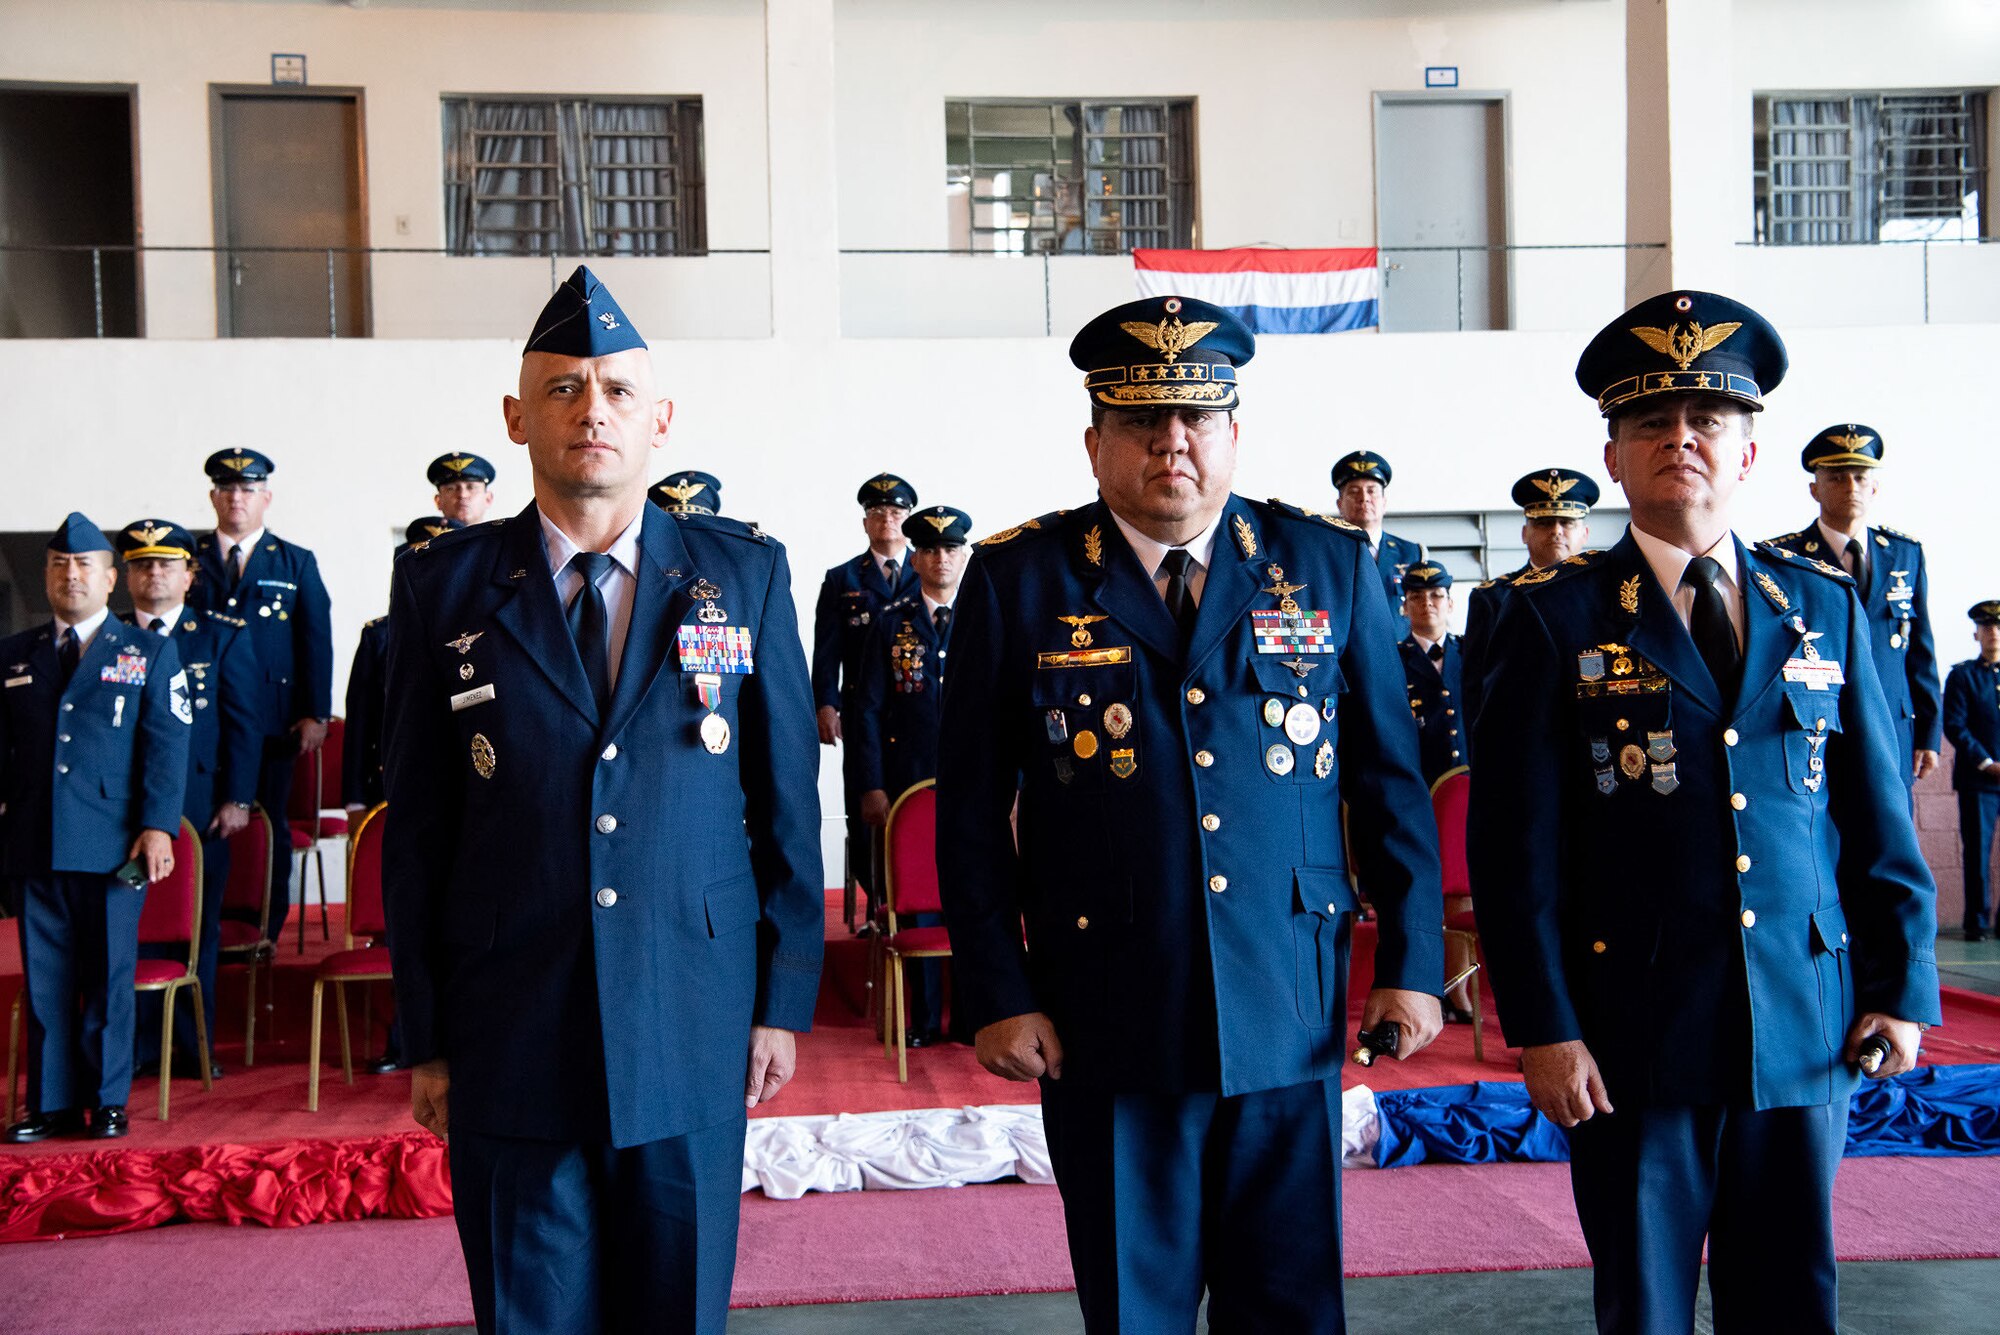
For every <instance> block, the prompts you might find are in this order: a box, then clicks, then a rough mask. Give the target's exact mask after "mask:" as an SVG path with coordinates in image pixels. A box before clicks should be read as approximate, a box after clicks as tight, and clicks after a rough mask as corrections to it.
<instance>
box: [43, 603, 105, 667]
mask: <svg viewBox="0 0 2000 1335" xmlns="http://www.w3.org/2000/svg"><path fill="white" fill-rule="evenodd" d="M110 615H111V609H110V608H108V607H100V608H98V609H97V612H96V614H95V615H94V616H87V617H85V618H84V619H83V620H81V621H79V622H77V623H76V624H75V626H74V629H75V631H76V640H77V644H78V645H79V646H80V647H81V649H82V653H79V654H78V655H77V657H78V658H79V659H81V658H82V656H83V654H84V653H89V652H90V644H91V641H93V640H95V639H96V638H97V632H98V631H100V630H102V629H103V628H104V619H105V618H106V617H108V616H110ZM55 623H56V648H57V649H58V650H60V649H61V648H62V637H63V632H64V631H66V630H70V629H72V626H71V624H70V623H69V622H67V621H64V620H63V619H62V618H61V617H57V618H55Z"/></svg>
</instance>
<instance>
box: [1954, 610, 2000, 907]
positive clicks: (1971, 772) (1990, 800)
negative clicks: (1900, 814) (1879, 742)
mask: <svg viewBox="0 0 2000 1335" xmlns="http://www.w3.org/2000/svg"><path fill="white" fill-rule="evenodd" d="M1966 615H1967V616H1969V617H1971V618H1972V626H1973V637H1974V638H1975V639H1977V640H1978V642H1979V657H1977V658H1968V659H1966V660H1965V661H1964V662H1963V663H1960V664H1958V665H1957V666H1956V667H1954V668H1952V670H1951V675H1950V676H1949V677H1947V678H1946V679H1945V683H1944V735H1945V736H1946V737H1948V738H1950V739H1951V786H1952V788H1953V789H1955V790H1956V791H1957V793H1958V842H1959V848H1960V850H1961V853H1962V857H1963V862H1962V865H1963V867H1964V868H1965V917H1964V923H1963V926H1964V929H1965V939H1966V940H1968V941H1984V940H1985V939H1986V933H1987V932H1988V931H1989V930H1991V927H1992V922H1991V918H1990V916H1989V915H1990V914H1991V911H1992V902H1993V901H1992V896H1991V895H1989V894H1988V893H1987V886H1986V881H1987V867H1988V866H1989V865H1990V864H1991V862H1992V860H1993V822H1994V821H1995V820H2000V600H1995V599H1991V598H1989V599H1987V600H1986V601H1985V602H1983V603H1974V604H1973V605H1972V608H1971V610H1970V611H1968V612H1967V613H1966Z"/></svg>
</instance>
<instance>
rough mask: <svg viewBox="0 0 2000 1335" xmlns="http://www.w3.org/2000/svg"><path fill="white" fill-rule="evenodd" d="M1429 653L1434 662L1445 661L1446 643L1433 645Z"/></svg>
mask: <svg viewBox="0 0 2000 1335" xmlns="http://www.w3.org/2000/svg"><path fill="white" fill-rule="evenodd" d="M1429 655H1430V660H1431V662H1433V663H1442V662H1444V645H1443V644H1442V643H1438V644H1434V645H1432V646H1431V647H1430V650H1429Z"/></svg>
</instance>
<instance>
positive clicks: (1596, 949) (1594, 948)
mask: <svg viewBox="0 0 2000 1335" xmlns="http://www.w3.org/2000/svg"><path fill="white" fill-rule="evenodd" d="M1590 949H1591V952H1592V953H1593V954H1598V955H1602V954H1603V953H1604V951H1605V945H1604V943H1603V942H1602V941H1592V942H1591V943H1590Z"/></svg>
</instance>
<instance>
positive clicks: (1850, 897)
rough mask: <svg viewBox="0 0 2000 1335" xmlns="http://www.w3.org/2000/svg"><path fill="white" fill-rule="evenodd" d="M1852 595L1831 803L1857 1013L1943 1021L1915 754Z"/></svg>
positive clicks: (1833, 745) (1933, 890) (1831, 759)
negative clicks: (1902, 740)
mask: <svg viewBox="0 0 2000 1335" xmlns="http://www.w3.org/2000/svg"><path fill="white" fill-rule="evenodd" d="M1843 591H1844V592H1845V593H1846V595H1847V612H1848V617H1847V643H1848V645H1849V646H1850V648H1849V651H1848V655H1847V663H1846V665H1845V667H1846V674H1847V684H1846V687H1845V689H1843V690H1842V691H1841V693H1840V715H1841V731H1840V735H1839V736H1837V737H1835V738H1834V739H1833V740H1832V741H1831V742H1830V743H1828V747H1827V749H1828V751H1829V752H1831V754H1830V755H1829V756H1828V758H1827V773H1828V782H1827V789H1828V793H1827V802H1828V806H1829V807H1830V808H1831V810H1832V815H1833V823H1834V828H1835V829H1836V830H1837V831H1838V832H1839V835H1840V854H1839V857H1840V860H1839V863H1838V865H1837V868H1836V871H1835V873H1834V874H1835V879H1836V882H1837V884H1838V885H1839V887H1840V903H1841V907H1842V909H1844V910H1845V912H1846V916H1847V930H1848V935H1849V936H1851V937H1852V938H1853V945H1852V946H1851V947H1850V949H1851V952H1852V958H1853V962H1854V983H1855V994H1856V1001H1857V1003H1858V1004H1857V1008H1856V1009H1857V1010H1859V1011H1875V1012H1879V1013H1881V1014H1883V1015H1893V1016H1895V1017H1896V1018H1897V1019H1900V1020H1915V1021H1918V1022H1920V1023H1926V1024H1935V1023H1937V1021H1938V1020H1939V1019H1941V1018H1942V1016H1941V1014H1940V1012H1939V1009H1938V1005H1939V1003H1938V974H1937V957H1936V953H1935V948H1934V947H1935V942H1936V941H1937V887H1936V886H1935V885H1934V884H1933V883H1932V881H1931V873H1930V868H1929V867H1928V866H1927V865H1925V863H1924V859H1923V853H1922V851H1921V850H1920V849H1919V848H1918V846H1917V827H1916V824H1915V822H1914V821H1912V820H1911V817H1910V798H1909V790H1908V789H1907V788H1906V787H1905V786H1904V782H1903V776H1904V774H1905V773H1907V772H1908V768H1909V764H1910V758H1909V757H1908V756H1898V755H1897V754H1896V753H1895V752H1896V737H1897V732H1896V727H1895V720H1894V719H1892V718H1890V717H1889V706H1888V703H1887V702H1886V701H1885V700H1884V699H1883V696H1882V684H1881V681H1880V680H1879V679H1878V678H1877V677H1876V675H1875V656H1874V654H1872V653H1870V652H1869V650H1868V643H1869V640H1868V624H1867V616H1866V614H1865V613H1863V612H1862V610H1861V600H1860V599H1859V598H1858V597H1856V596H1855V594H1854V591H1853V588H1852V586H1843Z"/></svg>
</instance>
